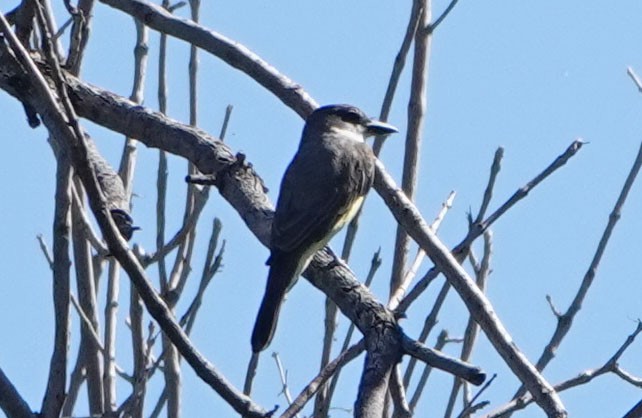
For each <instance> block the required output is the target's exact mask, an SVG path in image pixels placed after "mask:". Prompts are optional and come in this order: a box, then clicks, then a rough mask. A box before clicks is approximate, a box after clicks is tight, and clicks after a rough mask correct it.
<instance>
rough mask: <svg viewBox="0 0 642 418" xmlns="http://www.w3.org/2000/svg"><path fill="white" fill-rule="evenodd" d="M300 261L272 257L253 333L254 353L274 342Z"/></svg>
mask: <svg viewBox="0 0 642 418" xmlns="http://www.w3.org/2000/svg"><path fill="white" fill-rule="evenodd" d="M298 261H299V260H298V257H294V256H292V255H283V256H279V257H274V256H272V258H271V260H270V273H269V274H268V280H267V286H266V288H265V295H263V301H262V302H261V307H260V308H259V313H258V315H257V317H256V322H255V323H254V331H252V351H253V352H254V353H258V352H259V351H263V350H265V348H266V347H267V346H268V345H270V341H272V337H273V336H274V331H275V330H276V323H277V320H278V319H279V311H280V309H281V304H282V303H283V299H284V298H285V293H286V292H287V290H288V288H289V287H290V284H291V283H293V282H294V281H295V280H296V279H297V277H295V276H296V274H297V273H298V272H297V265H298Z"/></svg>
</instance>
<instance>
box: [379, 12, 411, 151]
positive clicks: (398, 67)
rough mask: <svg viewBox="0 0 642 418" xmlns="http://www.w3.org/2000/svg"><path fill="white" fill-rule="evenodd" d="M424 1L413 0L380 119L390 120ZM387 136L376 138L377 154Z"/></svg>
mask: <svg viewBox="0 0 642 418" xmlns="http://www.w3.org/2000/svg"><path fill="white" fill-rule="evenodd" d="M423 7H424V3H423V1H422V0H413V2H412V9H411V10H410V19H409V20H408V26H407V28H406V34H405V35H404V38H403V41H402V42H401V46H400V47H399V52H397V56H396V57H395V62H394V64H393V66H392V73H391V74H390V79H389V81H388V88H387V89H386V94H385V96H384V98H383V103H382V104H381V111H380V112H379V119H380V120H383V121H386V120H388V115H389V114H390V109H391V108H392V101H393V99H394V97H395V93H396V92H397V86H398V85H399V79H400V78H401V72H402V71H403V69H404V67H405V66H406V57H407V56H408V51H410V45H411V44H412V40H413V38H414V37H415V33H416V32H417V26H418V24H419V18H420V16H421V14H422V11H423ZM384 139H385V136H377V137H376V138H375V140H374V144H373V146H372V149H373V151H374V153H375V155H377V156H379V153H380V152H381V147H382V146H383V141H384Z"/></svg>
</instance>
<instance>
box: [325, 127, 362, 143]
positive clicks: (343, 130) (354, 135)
mask: <svg viewBox="0 0 642 418" xmlns="http://www.w3.org/2000/svg"><path fill="white" fill-rule="evenodd" d="M330 132H332V133H333V134H335V135H340V136H342V137H344V138H346V139H350V140H352V141H355V142H366V138H365V136H364V135H363V133H362V132H360V131H358V130H355V129H354V128H353V127H351V126H350V127H343V126H333V127H331V128H330Z"/></svg>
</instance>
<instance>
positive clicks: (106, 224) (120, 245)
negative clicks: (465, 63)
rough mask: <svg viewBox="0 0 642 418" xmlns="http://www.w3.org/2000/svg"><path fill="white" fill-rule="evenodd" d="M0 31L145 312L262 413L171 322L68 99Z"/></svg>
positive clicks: (210, 378)
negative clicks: (117, 220) (108, 196)
mask: <svg viewBox="0 0 642 418" xmlns="http://www.w3.org/2000/svg"><path fill="white" fill-rule="evenodd" d="M0 31H2V32H3V34H4V36H5V40H6V41H7V42H8V44H9V46H10V48H11V50H12V51H13V54H14V56H15V57H16V59H17V60H18V61H19V62H20V63H21V64H22V67H23V68H24V69H25V71H26V74H27V75H28V77H29V79H30V80H31V86H32V88H33V90H34V93H33V94H34V97H32V99H33V102H32V104H33V105H34V106H35V107H36V109H37V111H38V113H39V114H40V115H41V117H42V119H43V122H44V123H45V126H47V128H48V129H49V130H50V132H51V134H52V136H54V137H56V138H60V140H61V142H62V143H64V144H66V146H68V147H69V148H68V150H69V152H70V155H71V159H72V165H73V166H74V168H75V169H76V172H77V174H78V176H79V177H80V178H81V179H82V181H83V185H84V186H85V188H86V190H87V192H88V196H89V202H90V204H91V205H92V209H93V212H94V215H95V216H96V220H97V222H98V224H99V226H100V227H101V230H102V231H103V234H104V237H105V239H106V241H107V243H108V245H109V249H110V251H111V253H112V254H113V255H114V256H115V257H116V258H117V259H118V260H119V262H120V264H121V266H123V268H124V269H125V270H126V271H127V273H128V275H129V277H130V279H131V280H132V281H133V282H134V283H135V284H136V287H137V289H138V291H139V293H140V295H141V297H142V298H143V300H144V301H145V304H146V306H147V308H148V311H149V313H150V314H151V315H152V317H154V319H156V320H157V321H158V322H159V324H161V325H162V327H163V330H164V331H165V332H166V334H167V335H168V336H169V337H170V338H171V339H172V341H173V342H174V344H175V345H176V346H177V348H178V349H179V350H180V352H181V354H182V355H183V356H184V357H185V359H186V360H187V362H188V363H189V364H190V365H191V366H192V368H193V369H194V371H195V372H196V373H197V375H199V376H200V377H201V379H203V380H204V381H205V382H206V383H208V384H209V385H210V386H211V387H212V388H213V389H214V390H216V391H217V393H219V394H220V395H221V396H222V397H223V398H224V399H225V400H226V401H227V402H228V404H229V405H230V406H232V407H233V408H234V409H235V410H237V411H238V412H239V413H242V414H245V415H246V416H252V417H262V416H264V415H265V410H264V409H263V408H261V407H260V406H258V405H256V404H255V403H254V402H252V401H251V400H250V399H249V398H247V397H245V396H244V395H242V394H241V393H240V392H239V391H238V390H237V389H236V388H234V386H232V385H231V384H230V383H229V382H227V380H226V379H225V378H224V377H223V376H222V375H220V373H218V371H216V370H215V369H214V367H213V366H212V365H211V364H210V363H209V362H207V361H206V360H205V359H204V358H203V356H202V355H201V354H200V353H199V352H198V351H197V350H196V349H195V348H194V346H193V345H192V344H191V342H190V341H189V339H188V337H187V336H186V335H185V333H184V332H183V331H182V329H181V328H180V326H178V324H177V323H176V321H174V320H173V318H172V314H171V312H170V311H169V309H168V308H167V306H166V305H165V304H164V302H163V301H162V299H161V298H160V297H159V296H158V294H156V292H155V291H154V289H153V287H152V286H151V285H150V284H149V281H148V279H147V277H146V275H145V272H144V270H143V269H142V267H141V266H140V264H139V263H138V262H137V260H136V258H135V257H134V256H133V254H132V253H131V251H129V250H128V249H127V243H126V242H125V241H124V239H123V237H122V236H121V235H120V233H119V231H118V229H117V228H116V225H115V224H114V222H113V220H112V218H111V215H110V212H109V210H108V208H107V205H106V202H105V200H104V197H103V196H102V190H101V187H100V185H99V184H98V182H97V180H96V178H95V177H94V173H93V170H92V167H91V164H90V162H89V160H88V158H87V152H88V151H87V145H86V144H85V138H84V135H83V133H82V131H81V130H80V128H79V126H78V122H77V119H76V118H75V113H74V112H73V109H72V107H71V103H70V102H69V99H68V98H67V97H66V89H64V90H60V89H59V90H58V91H57V93H58V94H59V97H60V99H61V101H62V103H63V107H62V108H61V107H59V106H58V102H57V100H56V99H55V98H54V96H53V94H52V92H51V91H50V90H49V84H48V83H47V82H46V81H45V79H44V77H43V75H42V73H41V72H40V71H39V70H38V68H37V66H36V65H35V63H34V62H33V60H32V59H31V57H30V56H29V54H28V53H27V51H26V50H25V49H24V48H23V47H22V45H21V44H20V43H19V41H18V40H17V39H16V38H15V35H14V34H13V33H12V31H11V29H10V28H9V26H8V24H7V22H6V20H5V19H4V16H3V15H2V13H0ZM54 74H57V76H58V77H61V76H60V74H61V72H60V69H59V67H54Z"/></svg>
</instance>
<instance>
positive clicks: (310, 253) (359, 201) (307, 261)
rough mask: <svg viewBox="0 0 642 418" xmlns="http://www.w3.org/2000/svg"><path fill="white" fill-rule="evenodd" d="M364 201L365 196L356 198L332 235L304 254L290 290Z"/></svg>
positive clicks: (313, 245)
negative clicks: (313, 258) (315, 255)
mask: <svg viewBox="0 0 642 418" xmlns="http://www.w3.org/2000/svg"><path fill="white" fill-rule="evenodd" d="M363 199H364V196H359V197H358V198H356V199H355V200H354V203H353V204H352V206H351V207H350V209H348V210H347V211H346V212H345V213H344V214H343V215H342V216H341V217H340V218H339V219H338V220H337V223H336V224H335V225H334V228H332V230H331V231H330V233H329V234H328V235H327V236H326V237H325V238H324V239H322V240H321V241H319V242H316V243H314V244H312V245H311V246H310V248H308V249H307V250H306V251H305V252H304V253H303V257H301V262H300V263H299V267H298V268H297V271H296V275H295V277H296V279H295V280H294V282H292V284H291V285H290V286H289V287H288V290H289V289H290V288H292V286H293V285H294V283H296V281H297V280H298V279H299V276H300V275H301V273H303V270H305V269H306V268H307V267H308V264H310V261H312V257H314V254H315V253H316V252H317V251H319V250H320V249H322V248H323V247H325V246H326V245H327V244H328V242H330V240H331V239H332V237H334V236H335V235H336V233H337V232H339V231H340V230H341V228H343V227H344V226H345V225H347V224H348V223H350V221H351V220H352V218H354V216H355V215H356V214H357V212H359V209H360V208H361V205H362V204H363Z"/></svg>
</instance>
